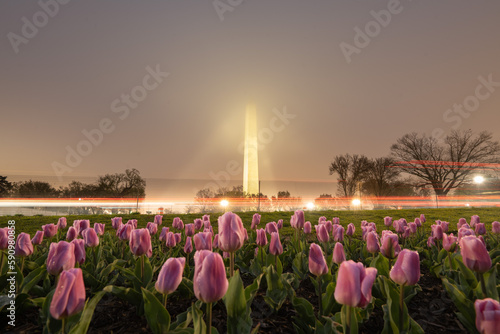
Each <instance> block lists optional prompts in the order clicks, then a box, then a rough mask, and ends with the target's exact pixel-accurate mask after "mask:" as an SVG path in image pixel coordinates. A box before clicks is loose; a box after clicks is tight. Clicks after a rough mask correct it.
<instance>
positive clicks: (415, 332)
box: [410, 317, 425, 334]
mask: <svg viewBox="0 0 500 334" xmlns="http://www.w3.org/2000/svg"><path fill="white" fill-rule="evenodd" d="M410 333H411V334H425V332H424V330H423V329H422V327H420V325H419V324H418V322H416V321H415V320H413V318H411V317H410Z"/></svg>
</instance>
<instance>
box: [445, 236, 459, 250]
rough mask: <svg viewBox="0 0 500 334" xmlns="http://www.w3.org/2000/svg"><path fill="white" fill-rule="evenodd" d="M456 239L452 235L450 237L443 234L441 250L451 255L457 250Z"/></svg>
mask: <svg viewBox="0 0 500 334" xmlns="http://www.w3.org/2000/svg"><path fill="white" fill-rule="evenodd" d="M457 239H458V238H457V237H455V236H453V233H450V235H447V234H446V233H443V248H444V249H446V251H447V252H450V253H453V252H454V251H455V249H456V248H457Z"/></svg>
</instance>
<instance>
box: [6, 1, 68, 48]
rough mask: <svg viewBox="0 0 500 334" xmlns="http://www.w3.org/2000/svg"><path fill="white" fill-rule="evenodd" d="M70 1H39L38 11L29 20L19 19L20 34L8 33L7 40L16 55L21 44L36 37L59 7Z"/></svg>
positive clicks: (24, 17) (57, 11) (25, 18)
mask: <svg viewBox="0 0 500 334" xmlns="http://www.w3.org/2000/svg"><path fill="white" fill-rule="evenodd" d="M70 1H71V0H40V1H38V6H40V9H41V10H39V11H37V12H36V13H35V14H33V15H32V16H31V20H30V19H29V18H27V17H26V16H23V17H22V18H21V21H22V23H23V24H22V26H21V31H20V32H21V34H20V35H19V34H16V33H14V32H12V31H11V32H9V33H8V34H7V39H8V40H9V42H10V45H11V46H12V49H13V50H14V52H15V53H16V54H18V53H19V47H20V46H21V45H22V44H28V43H29V41H30V40H32V39H33V38H35V37H36V36H37V35H38V32H39V31H40V29H42V28H43V27H45V26H46V25H47V24H48V23H49V20H50V19H51V18H54V17H55V16H56V15H57V14H58V13H59V9H60V6H61V5H66V4H68V3H69V2H70Z"/></svg>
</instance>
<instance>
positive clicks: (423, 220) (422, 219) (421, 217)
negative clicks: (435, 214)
mask: <svg viewBox="0 0 500 334" xmlns="http://www.w3.org/2000/svg"><path fill="white" fill-rule="evenodd" d="M420 221H421V222H422V224H423V223H425V222H426V219H425V215H424V214H423V213H422V214H420Z"/></svg>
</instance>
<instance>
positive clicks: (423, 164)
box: [329, 130, 500, 197]
mask: <svg viewBox="0 0 500 334" xmlns="http://www.w3.org/2000/svg"><path fill="white" fill-rule="evenodd" d="M499 162H500V145H499V143H498V142H497V141H494V140H493V136H492V134H491V133H488V132H481V133H479V134H477V135H476V134H474V133H473V132H472V131H471V130H466V131H452V132H451V133H450V134H449V135H448V136H446V137H445V138H444V139H443V140H442V141H439V140H438V139H437V138H435V137H432V136H427V135H425V134H418V133H415V132H413V133H410V134H406V135H404V136H402V137H401V138H399V139H398V140H397V141H396V143H395V144H393V145H392V146H391V154H390V156H388V157H382V158H375V159H370V158H367V157H366V156H364V155H357V154H354V155H351V154H343V155H337V156H336V157H335V158H334V159H333V161H332V162H331V163H330V166H329V171H330V175H333V174H335V175H337V181H338V188H337V192H338V195H339V196H342V197H352V196H356V195H358V194H359V195H361V194H363V195H370V196H375V197H381V196H419V195H423V196H428V195H429V192H430V191H433V192H434V193H435V194H436V195H438V196H446V195H448V194H450V192H452V191H454V192H455V193H456V194H472V193H474V191H476V193H477V191H478V190H479V187H471V185H472V178H473V176H474V175H476V174H478V173H479V174H481V175H483V176H484V177H486V178H487V179H488V180H489V182H488V183H489V186H488V187H489V188H490V189H489V190H490V192H491V191H493V189H491V188H493V187H496V191H497V193H498V190H499V188H498V187H497V186H498V185H500V181H499V180H498V177H497V175H496V172H497V170H498V169H499V168H498V163H499ZM403 175H404V176H405V177H404V178H403V177H402V176H403ZM484 190H485V188H483V191H484Z"/></svg>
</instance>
